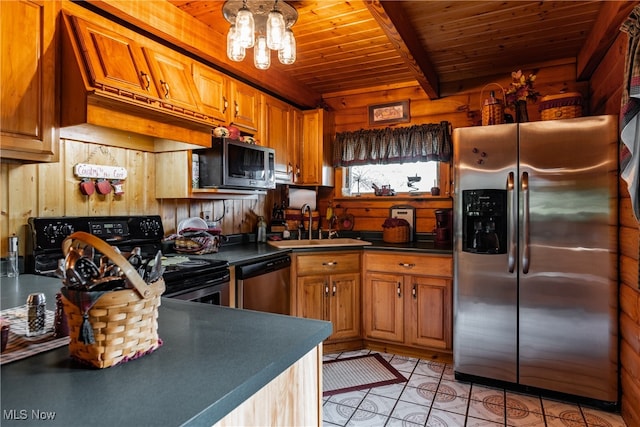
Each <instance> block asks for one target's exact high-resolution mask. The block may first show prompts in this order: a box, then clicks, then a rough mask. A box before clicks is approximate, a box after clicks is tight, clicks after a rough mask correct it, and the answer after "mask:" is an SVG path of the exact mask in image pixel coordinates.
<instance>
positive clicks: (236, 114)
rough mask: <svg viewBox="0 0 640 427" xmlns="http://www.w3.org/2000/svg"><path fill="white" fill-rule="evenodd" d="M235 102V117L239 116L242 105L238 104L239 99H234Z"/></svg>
mask: <svg viewBox="0 0 640 427" xmlns="http://www.w3.org/2000/svg"><path fill="white" fill-rule="evenodd" d="M233 104H234V106H235V110H236V112H235V116H234V117H238V114H240V106H239V105H238V101H233Z"/></svg>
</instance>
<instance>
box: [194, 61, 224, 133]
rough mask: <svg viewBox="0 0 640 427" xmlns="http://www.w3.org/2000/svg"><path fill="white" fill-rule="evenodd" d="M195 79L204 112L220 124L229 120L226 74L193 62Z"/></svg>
mask: <svg viewBox="0 0 640 427" xmlns="http://www.w3.org/2000/svg"><path fill="white" fill-rule="evenodd" d="M192 74H193V80H194V83H195V86H196V92H197V95H198V100H199V103H200V107H201V108H202V112H203V113H205V114H208V115H209V116H211V117H212V118H213V120H214V121H215V120H217V121H219V122H220V124H226V123H227V122H228V117H227V115H228V112H229V85H228V80H227V78H226V77H225V76H224V74H222V73H219V72H217V71H216V70H214V69H212V68H209V67H205V66H204V65H201V64H198V63H195V62H194V63H193V66H192Z"/></svg>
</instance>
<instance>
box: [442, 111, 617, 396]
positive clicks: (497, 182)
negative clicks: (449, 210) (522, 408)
mask: <svg viewBox="0 0 640 427" xmlns="http://www.w3.org/2000/svg"><path fill="white" fill-rule="evenodd" d="M617 124H618V118H617V116H597V117H583V118H577V119H569V120H554V121H540V122H530V123H521V124H504V125H495V126H483V127H471V128H460V129H455V130H454V133H453V144H454V260H455V269H454V290H455V293H454V337H453V338H454V339H453V346H454V348H453V357H454V370H455V374H456V377H457V378H460V379H475V380H479V381H483V380H497V381H499V382H506V383H512V384H517V385H519V386H521V387H522V388H527V389H530V390H533V389H544V390H550V391H553V392H558V393H563V394H568V395H574V396H580V397H583V398H588V399H594V400H595V401H598V403H604V404H605V405H610V404H613V405H615V403H616V402H617V400H618V302H617V301H618V291H617V289H618V268H617V263H618V261H617V260H618V255H617V253H618V246H617V240H618V239H617V235H618V226H617V222H618V220H617V218H618V211H617V209H618V208H617V205H618V199H617V189H618V155H617V153H618V127H617Z"/></svg>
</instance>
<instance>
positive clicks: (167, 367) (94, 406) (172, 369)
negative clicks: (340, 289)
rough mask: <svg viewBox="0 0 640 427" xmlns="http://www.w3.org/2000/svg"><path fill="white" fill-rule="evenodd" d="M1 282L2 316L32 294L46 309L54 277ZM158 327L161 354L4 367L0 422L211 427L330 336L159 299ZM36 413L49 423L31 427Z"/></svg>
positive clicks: (309, 323) (58, 354)
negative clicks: (86, 363) (105, 362)
mask: <svg viewBox="0 0 640 427" xmlns="http://www.w3.org/2000/svg"><path fill="white" fill-rule="evenodd" d="M0 280H1V282H0V295H1V298H0V301H1V307H2V308H3V309H4V308H10V307H14V306H17V305H22V304H24V303H25V301H26V297H27V295H28V294H29V293H31V292H38V291H39V292H45V294H46V295H47V302H48V303H47V308H48V309H49V310H53V309H54V307H55V303H54V301H55V297H54V295H55V293H56V292H57V291H58V290H59V288H60V285H61V283H60V281H59V280H58V279H54V278H47V277H42V276H33V275H22V276H20V277H19V279H9V278H5V277H3V278H1V279H0ZM158 323H159V326H158V330H159V335H160V338H161V339H162V340H163V341H164V344H163V346H162V347H160V348H159V349H158V350H156V351H155V352H154V353H152V354H149V355H146V356H144V357H142V358H140V359H137V360H133V361H131V362H127V363H124V364H122V365H117V366H115V367H112V368H108V369H92V368H85V367H82V366H80V365H78V364H77V363H75V362H73V361H72V360H71V359H70V358H69V353H68V348H67V347H66V346H64V347H61V348H59V349H56V350H51V351H48V352H45V353H41V354H38V355H36V356H32V357H30V358H27V359H23V360H20V361H16V362H12V363H8V364H6V365H3V366H2V368H1V386H2V403H1V409H2V414H3V416H2V420H1V422H0V424H2V425H3V426H11V425H20V426H27V425H33V424H38V425H42V424H43V423H44V424H46V425H61V426H69V427H73V426H87V425H91V426H102V425H104V426H115V425H118V426H136V427H140V426H180V425H189V426H204V425H207V426H210V425H212V424H214V423H215V422H217V421H218V420H220V419H221V418H223V417H224V416H225V415H226V414H228V413H229V412H230V411H231V410H233V409H234V408H235V407H237V406H238V405H239V404H241V403H242V402H244V401H245V400H246V399H247V398H249V397H250V396H251V395H253V394H254V393H255V392H256V391H258V390H259V389H260V388H262V387H263V386H264V385H265V384H267V383H269V382H270V381H271V380H273V379H274V378H275V377H277V376H278V375H279V374H280V373H281V372H283V371H284V370H285V369H287V368H288V367H289V366H291V365H292V364H293V363H294V362H296V361H297V360H298V359H300V358H301V357H302V356H304V355H305V354H306V353H307V352H309V351H310V350H311V349H312V348H314V347H315V346H317V345H318V344H319V343H320V342H322V341H323V340H324V339H325V338H327V337H328V336H329V334H330V333H331V324H330V323H329V322H322V321H316V320H308V319H301V318H295V317H289V316H281V315H275V314H267V313H258V312H252V311H247V310H238V309H231V308H225V307H216V306H211V305H205V304H199V303H191V302H184V301H177V300H172V299H166V298H163V299H162V305H161V306H160V308H159V321H158ZM12 410H13V411H15V412H13V413H14V414H15V415H16V417H14V418H20V417H21V414H26V420H21V419H13V420H12V419H9V418H10V417H9V415H8V414H10V413H11V412H10V411H12ZM38 410H39V411H43V412H51V413H55V418H53V420H48V421H41V420H37V419H35V418H33V417H32V414H33V412H32V411H38ZM21 411H25V412H21Z"/></svg>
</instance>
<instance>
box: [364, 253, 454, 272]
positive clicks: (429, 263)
mask: <svg viewBox="0 0 640 427" xmlns="http://www.w3.org/2000/svg"><path fill="white" fill-rule="evenodd" d="M364 267H365V271H382V272H385V273H400V274H422V275H426V276H441V277H452V276H453V258H452V257H451V256H448V255H444V256H442V255H417V254H412V253H393V254H383V253H365V254H364Z"/></svg>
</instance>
